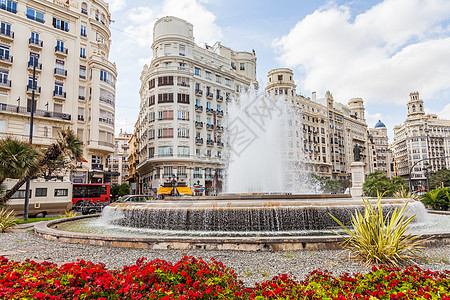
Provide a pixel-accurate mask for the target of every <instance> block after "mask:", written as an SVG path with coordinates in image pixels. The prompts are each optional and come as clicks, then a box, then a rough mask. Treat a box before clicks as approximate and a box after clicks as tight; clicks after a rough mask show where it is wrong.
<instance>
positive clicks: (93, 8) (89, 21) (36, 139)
mask: <svg viewBox="0 0 450 300" xmlns="http://www.w3.org/2000/svg"><path fill="white" fill-rule="evenodd" d="M0 19H1V31H0V136H2V137H4V136H8V135H12V136H14V137H16V138H19V139H23V140H27V139H28V135H29V131H30V127H29V126H30V114H31V110H32V108H31V107H32V97H33V94H34V104H35V110H34V126H33V144H36V145H39V146H42V147H45V146H48V145H50V144H51V143H53V142H54V141H55V140H56V138H57V137H58V134H59V132H60V131H61V129H63V128H67V127H70V128H72V129H73V130H74V131H75V132H76V134H77V136H78V138H79V139H80V141H82V148H83V158H84V159H83V162H79V163H78V166H77V170H76V171H74V172H72V174H71V179H72V181H74V182H102V181H103V180H104V176H105V174H104V172H105V171H104V169H105V164H106V159H107V157H108V156H109V155H110V154H111V153H113V151H114V115H115V80H116V77H117V71H116V66H115V64H114V63H112V62H110V61H109V59H108V55H109V51H110V38H111V32H110V30H109V23H110V13H109V10H108V4H107V3H106V2H104V1H102V0H85V1H74V0H67V1H61V0H55V1H48V0H43V1H36V0H30V1H26V2H25V1H18V2H15V1H11V0H5V1H3V2H2V4H1V5H0ZM33 72H34V73H35V80H34V82H33ZM33 83H34V84H33Z"/></svg>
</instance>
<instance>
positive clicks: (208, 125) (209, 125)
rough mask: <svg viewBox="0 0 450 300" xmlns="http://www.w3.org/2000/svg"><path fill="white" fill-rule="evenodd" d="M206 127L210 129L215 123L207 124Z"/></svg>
mask: <svg viewBox="0 0 450 300" xmlns="http://www.w3.org/2000/svg"><path fill="white" fill-rule="evenodd" d="M206 129H209V130H212V129H214V124H206Z"/></svg>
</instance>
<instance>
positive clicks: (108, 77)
mask: <svg viewBox="0 0 450 300" xmlns="http://www.w3.org/2000/svg"><path fill="white" fill-rule="evenodd" d="M100 80H101V81H103V82H106V83H107V84H109V85H111V86H112V87H115V86H116V78H115V77H114V75H113V74H111V73H109V72H107V71H105V70H100Z"/></svg>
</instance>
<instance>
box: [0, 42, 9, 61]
mask: <svg viewBox="0 0 450 300" xmlns="http://www.w3.org/2000/svg"><path fill="white" fill-rule="evenodd" d="M0 59H2V60H9V47H6V46H2V45H0Z"/></svg>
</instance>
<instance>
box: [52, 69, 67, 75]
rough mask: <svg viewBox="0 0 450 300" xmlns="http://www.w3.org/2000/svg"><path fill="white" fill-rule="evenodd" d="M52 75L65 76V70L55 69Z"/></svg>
mask: <svg viewBox="0 0 450 300" xmlns="http://www.w3.org/2000/svg"><path fill="white" fill-rule="evenodd" d="M53 73H54V74H55V75H61V76H67V70H64V69H61V68H55V70H54V72H53Z"/></svg>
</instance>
